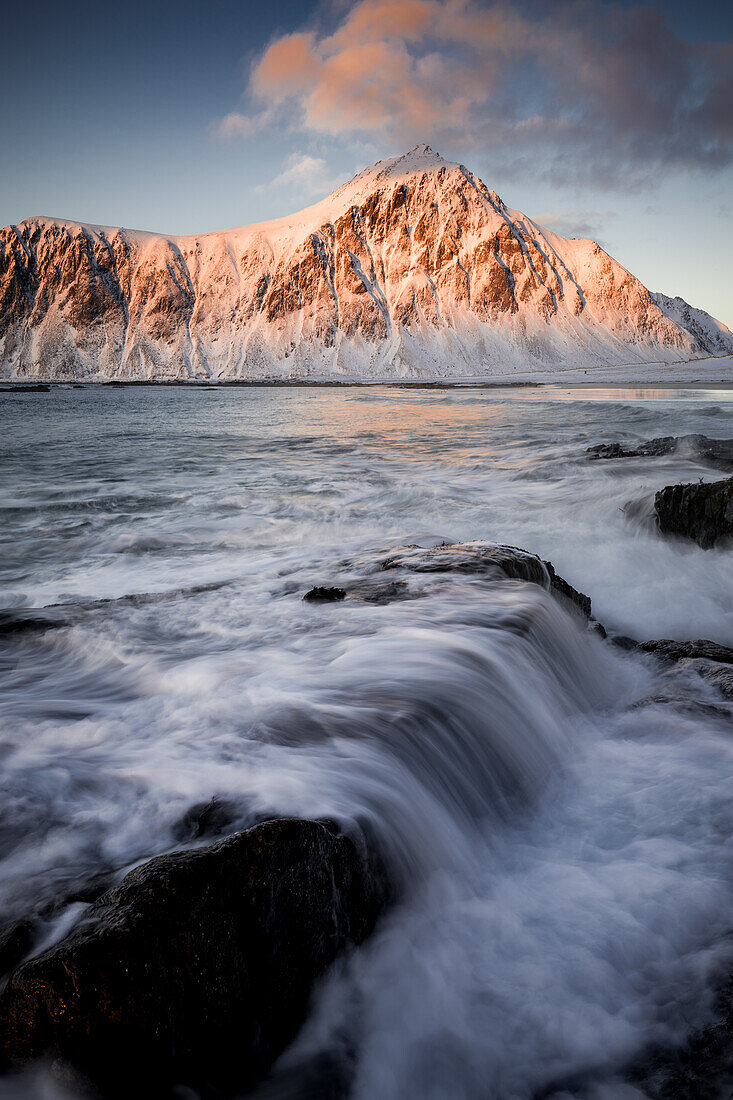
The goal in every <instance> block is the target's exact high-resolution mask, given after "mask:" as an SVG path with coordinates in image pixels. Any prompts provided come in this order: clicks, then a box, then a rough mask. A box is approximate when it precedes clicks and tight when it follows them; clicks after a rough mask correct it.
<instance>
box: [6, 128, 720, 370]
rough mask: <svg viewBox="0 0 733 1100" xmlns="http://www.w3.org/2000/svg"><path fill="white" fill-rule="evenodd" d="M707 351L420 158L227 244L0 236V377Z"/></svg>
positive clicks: (53, 224) (383, 168) (633, 358)
mask: <svg viewBox="0 0 733 1100" xmlns="http://www.w3.org/2000/svg"><path fill="white" fill-rule="evenodd" d="M677 303H679V304H677ZM711 348H714V349H715V351H716V353H719V354H723V353H725V352H733V337H731V334H730V333H729V332H728V330H727V329H725V328H724V326H722V325H718V324H717V322H715V321H714V320H713V319H712V318H710V317H708V315H707V314H704V313H703V312H702V311H700V310H692V309H691V307H688V306H686V304H685V303H682V302H681V300H679V299H674V300H672V299H665V298H663V296H661V295H657V296H653V295H651V294H650V292H649V291H648V290H647V289H646V288H645V287H644V286H643V285H642V284H641V283H640V282H639V280H638V279H636V278H635V277H634V276H633V275H631V274H630V273H629V272H628V271H626V269H625V268H623V267H622V266H621V265H620V264H618V263H617V262H616V261H615V260H613V259H612V257H610V256H609V255H608V254H607V253H606V252H604V251H603V249H601V248H600V246H599V245H598V244H596V243H595V242H594V241H586V240H565V239H564V238H562V237H559V236H557V235H556V234H554V233H551V232H549V231H547V230H544V229H542V227H541V226H539V225H538V224H537V223H535V222H533V221H532V220H531V219H530V218H527V217H526V216H525V215H523V214H522V213H521V212H519V211H515V210H511V209H509V208H507V207H506V206H505V205H504V203H503V202H502V200H501V199H500V198H499V196H498V195H497V194H496V193H495V192H493V191H490V190H489V189H488V188H487V187H486V186H485V184H484V183H483V182H482V181H481V180H480V179H479V178H478V177H477V176H475V175H474V174H473V173H471V172H470V171H469V170H468V169H467V168H465V167H464V166H462V165H458V164H453V163H451V162H448V161H445V160H443V158H441V157H440V156H439V155H438V154H437V153H434V152H433V151H432V150H431V149H430V148H429V147H428V146H424V145H423V146H416V147H415V148H414V149H412V150H410V151H409V152H408V153H406V154H405V155H403V156H400V157H393V158H391V159H389V160H385V161H380V162H378V163H377V164H376V165H374V166H373V167H371V168H368V169H366V170H365V171H364V172H361V173H360V174H359V175H357V176H356V177H355V178H354V179H353V180H351V181H349V182H348V183H346V184H344V185H343V186H342V187H339V188H338V189H337V190H336V191H334V192H333V194H332V195H330V196H328V197H327V198H326V199H324V200H323V201H322V202H320V203H316V204H315V205H314V206H311V207H308V208H307V209H305V210H302V211H300V212H299V213H297V214H293V215H291V216H289V217H285V218H280V219H277V220H275V221H271V222H265V223H260V224H258V225H251V226H243V227H240V228H237V229H231V230H227V231H225V232H219V233H208V234H203V235H201V236H192V237H163V236H158V235H155V234H151V233H141V232H134V231H130V230H126V229H115V228H110V227H101V226H85V225H82V224H80V223H76V222H65V221H62V220H58V219H51V218H30V219H28V220H27V221H25V222H22V223H21V224H20V225H19V226H8V227H7V228H6V229H4V230H2V231H0V372H1V373H2V374H3V375H4V376H5V377H13V378H28V377H33V378H47V379H57V380H61V379H80V378H100V379H101V378H131V379H144V378H160V379H169V378H252V379H266V378H279V379H301V378H303V379H305V378H309V379H324V378H365V379H373V378H377V379H384V380H394V379H396V378H475V377H490V376H492V375H496V374H501V375H507V374H512V373H514V372H527V371H531V370H533V369H541V368H568V367H573V366H578V367H581V366H582V367H592V366H594V365H613V364H618V363H647V362H657V361H660V360H662V361H684V360H689V359H691V358H695V357H698V356H701V355H706V354H710V350H711Z"/></svg>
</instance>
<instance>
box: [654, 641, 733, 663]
mask: <svg viewBox="0 0 733 1100" xmlns="http://www.w3.org/2000/svg"><path fill="white" fill-rule="evenodd" d="M638 647H639V649H642V650H643V651H644V652H645V653H655V654H656V655H657V657H663V658H665V659H666V660H668V661H681V660H682V659H683V658H684V657H705V658H706V659H707V660H709V661H720V662H722V663H723V664H729V665H730V664H733V649H731V648H730V647H729V646H725V645H720V644H719V642H711V641H709V640H708V639H707V638H698V640H697V641H695V642H677V641H674V640H673V639H672V638H657V639H655V640H653V641H651V642H639V643H638Z"/></svg>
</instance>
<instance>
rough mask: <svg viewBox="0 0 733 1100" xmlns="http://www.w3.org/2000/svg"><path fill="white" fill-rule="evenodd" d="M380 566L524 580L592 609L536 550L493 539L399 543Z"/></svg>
mask: <svg viewBox="0 0 733 1100" xmlns="http://www.w3.org/2000/svg"><path fill="white" fill-rule="evenodd" d="M381 568H382V569H407V570H409V571H411V572H414V573H463V574H469V575H491V574H492V573H493V574H495V575H498V576H503V577H505V578H507V579H508V580H517V581H527V582H529V583H531V584H538V585H540V587H541V588H545V589H549V590H550V591H551V592H553V594H555V595H557V596H560V597H561V598H562V599H563V600H565V601H567V602H568V603H569V604H570V605H571V606H572V607H573V608H575V609H577V610H578V611H580V612H581V613H582V614H583V615H584V616H585V617H588V616H589V615H590V613H591V601H590V597H589V596H585V595H584V594H583V593H582V592H579V591H578V590H577V589H576V588H573V587H572V585H570V584H568V582H567V581H566V580H564V579H563V577H561V576H560V575H559V574H558V573H556V572H555V569H554V567H553V565H552V562H549V561H543V560H542V558H539V557H538V556H537V555H536V554H530V553H529V552H528V551H526V550H520V549H519V548H518V547H516V546H503V545H501V544H500V543H495V542H462V543H456V544H455V545H452V546H447V545H443V546H434V547H430V548H428V549H424V548H423V547H420V546H404V547H400V548H399V549H398V550H397V551H396V552H395V553H393V554H391V555H390V556H389V557H388V558H385V559H384V560H383V561H382V562H381Z"/></svg>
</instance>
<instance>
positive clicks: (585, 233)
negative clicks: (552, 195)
mask: <svg viewBox="0 0 733 1100" xmlns="http://www.w3.org/2000/svg"><path fill="white" fill-rule="evenodd" d="M615 216H616V215H615V213H614V212H613V211H612V210H607V211H605V212H603V213H601V212H599V211H596V210H556V211H554V212H550V213H546V214H539V215H538V216H537V217H536V218H534V221H536V222H537V223H538V224H539V225H541V226H543V228H545V229H551V230H552V231H553V233H558V234H559V235H560V236H561V237H585V238H590V239H591V240H594V241H597V240H598V238H599V234H600V233H602V232H603V229H604V228H605V226H606V224H607V222H608V221H609V219H611V218H614V217H615Z"/></svg>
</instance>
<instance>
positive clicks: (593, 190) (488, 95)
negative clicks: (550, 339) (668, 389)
mask: <svg viewBox="0 0 733 1100" xmlns="http://www.w3.org/2000/svg"><path fill="white" fill-rule="evenodd" d="M4 29H5V32H6V34H5V35H4V37H5V49H4V50H3V63H2V66H0V140H1V141H2V146H1V148H2V150H3V154H2V168H1V169H0V223H1V224H9V223H16V222H18V221H21V220H22V219H23V218H25V217H28V216H31V215H38V214H43V215H50V216H56V217H66V218H73V219H76V220H79V221H86V222H90V223H94V224H98V225H124V226H127V227H131V228H139V229H151V230H156V231H159V232H164V233H170V234H186V233H201V232H206V231H209V230H214V229H223V228H228V227H231V226H236V225H243V224H247V223H250V222H253V221H261V220H266V219H268V218H272V217H278V216H280V215H283V214H286V213H289V212H292V211H294V210H298V209H300V208H301V207H303V206H306V205H308V204H309V203H312V202H314V201H316V200H317V199H319V198H321V197H323V196H324V195H325V194H327V193H328V192H329V191H331V190H332V189H333V188H334V187H335V186H337V185H338V184H339V183H341V182H343V181H344V180H345V179H347V178H349V177H350V176H351V175H353V174H354V173H355V172H357V171H359V170H361V169H362V168H363V167H365V166H366V165H368V164H371V163H373V162H374V161H376V160H378V159H381V158H384V157H387V156H390V155H393V154H395V153H399V152H402V151H404V150H406V149H408V148H409V147H410V146H412V145H414V144H416V143H419V142H427V143H428V144H430V145H431V146H432V147H433V148H434V149H436V150H437V151H439V152H440V153H441V154H442V155H443V156H445V157H446V158H448V159H449V160H456V161H459V162H461V163H463V164H466V165H467V166H468V167H469V168H470V169H471V170H473V171H474V172H476V173H477V174H478V175H480V176H481V178H482V179H483V180H484V182H485V183H486V184H487V185H488V186H489V187H491V188H492V189H494V190H496V191H498V193H499V194H500V195H501V197H502V198H503V199H504V201H505V202H506V203H507V205H508V206H510V207H514V208H517V209H520V210H523V211H524V212H525V213H527V214H528V215H530V216H531V217H533V218H534V219H535V220H537V221H539V222H540V223H541V224H544V225H546V226H548V227H549V228H552V229H555V230H556V231H557V232H560V233H562V234H563V235H565V236H590V237H593V238H594V239H596V240H599V241H600V242H601V244H602V245H603V246H604V247H605V248H606V249H607V250H608V251H609V252H611V253H612V255H614V256H615V257H616V258H617V259H618V260H619V261H620V262H621V263H623V264H624V265H625V266H626V267H628V268H629V269H630V270H631V271H633V272H634V274H636V275H638V276H639V277H640V278H641V279H642V281H643V282H644V283H645V284H646V285H647V286H649V287H650V288H651V289H652V290H661V291H664V292H665V293H667V294H672V295H675V294H679V295H681V296H682V297H684V298H685V299H686V300H687V301H689V302H691V303H692V304H693V305H696V306H701V307H702V308H704V309H707V310H708V311H709V312H711V313H713V314H714V315H715V316H717V317H718V318H719V319H721V320H722V321H724V322H725V323H726V324H728V325H729V326H730V327H733V276H732V272H733V5H731V4H725V5H724V4H722V3H715V2H710V0H697V2H696V3H695V4H690V3H689V2H684V3H683V2H682V0H670V2H667V3H651V4H645V3H638V2H636V0H616V2H613V3H611V2H605V0H521V2H519V0H499V2H484V0H356V2H354V0H351V2H347V0H318V2H313V3H308V2H302V0H301V2H294V0H270V2H269V3H267V4H263V3H262V2H261V0H260V2H257V3H252V2H250V0H238V2H234V0H209V3H208V4H202V3H200V0H197V2H196V3H192V2H190V0H176V2H175V3H174V2H173V0H163V2H156V0H148V2H145V3H143V2H140V0H127V3H126V4H125V5H123V6H117V5H114V6H113V5H101V4H99V2H98V0H95V2H94V3H91V2H87V0H84V2H80V3H68V2H67V3H63V2H58V0H57V2H53V3H51V2H48V3H35V2H33V0H30V2H27V3H26V4H24V5H20V4H16V5H14V6H13V10H8V11H7V13H6V15H5V19H4Z"/></svg>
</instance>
